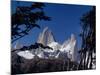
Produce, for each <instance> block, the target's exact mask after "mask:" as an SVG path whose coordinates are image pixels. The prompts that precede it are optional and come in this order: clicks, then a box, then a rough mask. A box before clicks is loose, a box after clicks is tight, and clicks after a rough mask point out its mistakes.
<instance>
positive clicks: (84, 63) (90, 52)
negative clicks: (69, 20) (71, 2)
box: [79, 6, 96, 70]
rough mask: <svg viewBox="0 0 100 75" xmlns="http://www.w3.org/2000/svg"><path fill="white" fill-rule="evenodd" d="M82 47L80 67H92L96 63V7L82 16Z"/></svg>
mask: <svg viewBox="0 0 100 75" xmlns="http://www.w3.org/2000/svg"><path fill="white" fill-rule="evenodd" d="M81 26H82V32H81V34H80V36H81V38H82V47H81V50H80V51H79V53H80V56H81V60H80V65H79V69H83V70H84V69H92V67H93V64H95V65H96V56H95V55H96V7H95V6H94V7H93V8H92V10H90V11H89V12H87V13H86V14H84V15H83V16H82V18H81Z"/></svg>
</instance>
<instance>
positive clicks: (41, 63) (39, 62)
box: [11, 52, 77, 74]
mask: <svg viewBox="0 0 100 75" xmlns="http://www.w3.org/2000/svg"><path fill="white" fill-rule="evenodd" d="M13 56H14V57H13ZM12 57H13V58H12V64H11V70H12V74H27V73H42V72H55V71H68V70H77V69H76V68H75V67H77V64H76V63H75V62H71V61H70V59H69V60H67V61H66V60H64V59H62V58H59V59H40V58H38V57H37V56H35V57H34V59H31V60H27V59H24V58H22V57H20V56H18V55H17V54H16V53H15V52H13V53H12Z"/></svg>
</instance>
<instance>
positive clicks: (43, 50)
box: [17, 27, 77, 61]
mask: <svg viewBox="0 0 100 75" xmlns="http://www.w3.org/2000/svg"><path fill="white" fill-rule="evenodd" d="M62 37H63V36H62ZM76 44H77V43H76V38H75V35H74V34H71V37H70V38H69V39H68V40H66V41H64V43H63V44H60V43H58V42H57V41H56V40H55V37H54V35H53V33H52V31H51V30H49V28H48V27H46V28H44V30H43V31H42V32H41V33H40V34H39V37H38V39H37V43H35V44H33V45H31V46H30V47H27V48H25V50H24V51H21V50H19V52H18V53H17V54H18V55H19V56H21V57H24V58H26V59H33V58H34V57H35V56H38V57H39V58H43V59H50V58H53V59H55V58H62V59H64V60H67V58H69V59H71V60H72V61H76V60H77V47H76V46H77V45H76ZM28 49H29V50H28ZM27 51H28V52H27Z"/></svg>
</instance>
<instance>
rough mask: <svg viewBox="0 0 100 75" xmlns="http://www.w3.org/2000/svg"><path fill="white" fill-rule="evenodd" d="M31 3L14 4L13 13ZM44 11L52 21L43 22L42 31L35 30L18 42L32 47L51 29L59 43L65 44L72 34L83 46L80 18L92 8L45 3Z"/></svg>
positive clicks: (41, 24)
mask: <svg viewBox="0 0 100 75" xmlns="http://www.w3.org/2000/svg"><path fill="white" fill-rule="evenodd" d="M30 4H31V3H29V2H21V1H20V2H16V1H13V2H12V12H15V8H16V7H17V6H20V5H22V6H23V5H25V6H27V5H30ZM45 5H46V7H44V11H45V13H46V15H48V16H50V17H51V18H52V20H51V21H41V22H38V24H40V26H41V29H38V28H34V29H33V30H32V31H31V32H30V34H29V35H28V36H25V37H23V38H21V39H20V40H18V41H19V42H20V43H21V44H24V45H30V44H33V43H34V42H35V41H37V38H38V35H39V33H40V32H42V30H43V29H44V28H45V27H49V29H50V30H52V32H53V34H54V36H55V38H56V40H57V41H58V42H59V43H61V44H62V43H63V42H64V41H65V40H67V39H68V38H70V36H71V34H72V33H73V34H75V36H76V39H77V43H78V47H79V46H80V45H81V40H80V37H79V33H80V30H81V26H80V17H81V16H82V15H83V14H84V13H86V12H88V11H89V10H90V9H91V6H86V5H71V4H54V3H52V4H51V3H45Z"/></svg>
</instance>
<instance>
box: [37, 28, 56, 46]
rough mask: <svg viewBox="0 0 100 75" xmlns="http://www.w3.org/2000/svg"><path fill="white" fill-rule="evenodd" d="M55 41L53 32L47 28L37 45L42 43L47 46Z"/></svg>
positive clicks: (41, 34)
mask: <svg viewBox="0 0 100 75" xmlns="http://www.w3.org/2000/svg"><path fill="white" fill-rule="evenodd" d="M54 41H55V39H54V36H53V33H52V32H51V30H49V29H48V27H45V28H44V30H43V32H42V33H40V34H39V37H38V40H37V43H41V44H43V45H45V46H47V45H48V44H50V43H51V42H54Z"/></svg>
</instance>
